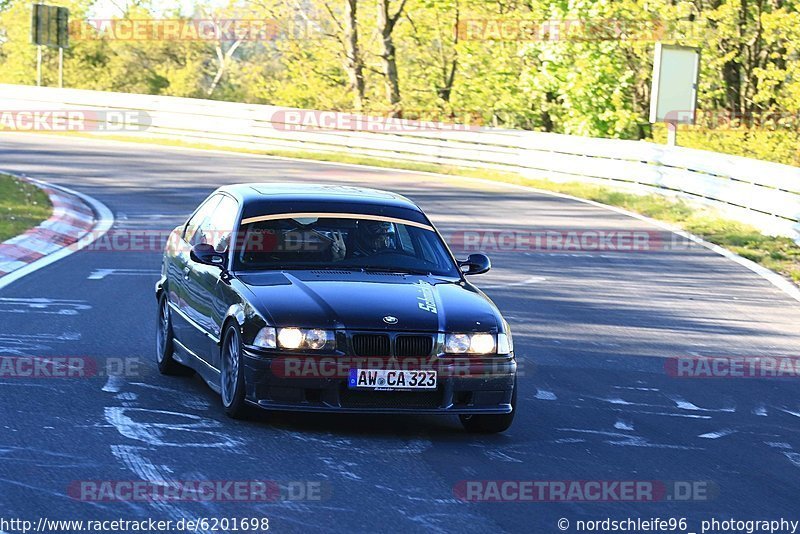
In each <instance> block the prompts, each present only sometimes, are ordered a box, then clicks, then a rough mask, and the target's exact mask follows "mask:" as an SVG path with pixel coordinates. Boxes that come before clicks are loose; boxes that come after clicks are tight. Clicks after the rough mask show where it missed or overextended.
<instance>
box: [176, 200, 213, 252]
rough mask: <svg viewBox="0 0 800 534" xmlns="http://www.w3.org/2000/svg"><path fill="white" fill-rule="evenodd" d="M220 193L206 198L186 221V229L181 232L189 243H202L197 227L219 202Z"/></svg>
mask: <svg viewBox="0 0 800 534" xmlns="http://www.w3.org/2000/svg"><path fill="white" fill-rule="evenodd" d="M221 197H222V195H214V196H213V197H211V198H209V199H208V200H206V201H205V202H204V203H203V204H202V205H201V206H200V209H198V210H197V212H195V214H194V215H193V216H192V218H191V219H189V222H188V223H186V229H185V230H184V232H183V239H184V241H186V242H187V243H189V244H190V245H192V246H194V245H196V244H197V243H203V241H202V240H201V239H199V238H200V236H199V235H198V232H197V230H198V228H200V226H201V225H202V224H203V222H205V220H206V219H207V218H208V216H209V215H211V213H212V212H213V211H214V209H215V208H216V207H217V205H218V204H219V201H220V199H221Z"/></svg>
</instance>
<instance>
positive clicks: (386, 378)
mask: <svg viewBox="0 0 800 534" xmlns="http://www.w3.org/2000/svg"><path fill="white" fill-rule="evenodd" d="M436 378H437V377H436V371H411V370H406V369H350V378H349V380H348V381H347V384H348V386H349V387H350V388H351V389H372V390H396V389H436Z"/></svg>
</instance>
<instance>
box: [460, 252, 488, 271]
mask: <svg viewBox="0 0 800 534" xmlns="http://www.w3.org/2000/svg"><path fill="white" fill-rule="evenodd" d="M458 266H459V268H461V272H462V273H464V274H466V275H470V274H483V273H485V272H487V271H488V270H489V269H491V268H492V261H491V260H490V259H489V256H487V255H486V254H470V255H469V258H467V259H466V261H460V262H458Z"/></svg>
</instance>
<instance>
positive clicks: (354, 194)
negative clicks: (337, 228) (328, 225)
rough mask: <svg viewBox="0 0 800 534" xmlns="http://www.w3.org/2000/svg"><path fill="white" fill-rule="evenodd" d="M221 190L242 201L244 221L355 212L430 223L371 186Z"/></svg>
mask: <svg viewBox="0 0 800 534" xmlns="http://www.w3.org/2000/svg"><path fill="white" fill-rule="evenodd" d="M217 191H219V192H224V193H227V194H229V195H231V196H233V197H234V198H236V199H237V200H239V201H240V202H241V204H242V205H243V210H242V216H243V218H246V217H253V216H257V215H267V214H277V213H295V212H330V213H348V212H352V213H363V214H372V215H390V216H395V217H399V218H404V219H409V220H412V221H417V222H428V221H427V218H426V217H425V215H424V214H423V213H422V210H420V208H419V207H418V206H417V205H416V204H414V202H412V201H411V200H409V199H408V198H406V197H404V196H402V195H399V194H397V193H392V192H390V191H382V190H379V189H371V188H368V187H357V186H351V185H337V184H316V183H302V184H299V183H281V182H278V183H253V184H234V185H227V186H224V187H220V188H219V189H218V190H217Z"/></svg>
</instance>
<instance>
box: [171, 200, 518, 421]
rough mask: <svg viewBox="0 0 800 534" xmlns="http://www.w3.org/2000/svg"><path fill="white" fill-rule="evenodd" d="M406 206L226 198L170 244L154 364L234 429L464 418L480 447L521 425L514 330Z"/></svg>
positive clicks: (475, 261)
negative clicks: (282, 420)
mask: <svg viewBox="0 0 800 534" xmlns="http://www.w3.org/2000/svg"><path fill="white" fill-rule="evenodd" d="M489 268H490V262H489V258H487V257H486V256H484V255H483V254H472V255H470V256H469V258H468V259H466V260H464V261H457V260H456V259H455V258H454V257H453V255H452V253H451V252H450V250H449V249H448V247H447V245H446V244H445V242H444V240H443V239H442V237H441V235H440V234H439V233H438V232H437V230H436V229H435V228H434V226H433V224H432V223H431V222H430V220H428V218H427V217H426V216H425V214H424V213H423V212H422V210H420V208H419V207H418V206H417V205H416V204H414V203H413V202H411V201H410V200H409V199H407V198H405V197H403V196H400V195H397V194H393V193H389V192H385V191H377V190H373V189H364V188H355V187H348V186H331V185H296V184H240V185H231V186H226V187H222V188H220V189H218V190H217V191H215V192H214V193H213V194H211V195H210V196H209V197H208V198H207V199H206V200H205V201H204V202H203V203H202V204H201V205H200V206H199V207H198V208H197V209H196V210H195V212H194V213H193V214H192V216H191V217H189V219H188V221H187V222H186V223H185V224H183V225H181V226H179V227H178V228H176V229H175V230H174V231H173V232H172V234H171V235H170V238H169V240H168V242H167V246H166V251H165V254H164V261H163V267H162V275H161V278H160V279H159V281H158V283H157V284H156V298H157V299H158V310H159V311H158V332H157V360H158V367H159V370H160V371H161V372H162V373H165V374H179V373H183V372H187V371H188V372H191V370H194V371H196V372H197V373H199V374H200V375H201V376H202V378H203V379H204V380H205V381H206V382H207V383H208V385H209V386H211V388H213V389H214V390H215V391H218V392H219V393H220V395H221V397H222V404H223V407H224V409H225V411H226V413H227V414H229V415H230V416H232V417H242V416H243V415H244V414H245V413H246V411H247V410H248V409H249V408H250V407H251V406H257V407H261V408H265V409H269V410H301V411H331V412H361V413H365V412H366V413H434V414H457V415H459V417H460V419H461V421H462V423H463V425H464V427H465V428H466V429H467V430H469V431H473V432H502V431H504V430H506V429H507V428H508V427H509V426H510V425H511V422H512V420H513V418H514V413H515V411H516V403H517V386H516V374H517V363H516V359H515V357H514V347H513V342H512V339H511V332H510V331H509V327H508V324H507V323H506V321H505V320H504V319H503V317H502V316H501V314H500V312H499V311H498V309H497V307H496V306H495V305H494V304H493V303H492V301H491V300H489V298H488V297H487V296H486V295H485V294H484V293H482V292H481V291H480V290H479V289H478V288H476V287H475V286H473V285H472V284H471V283H470V282H469V281H468V280H467V279H466V277H465V275H474V274H481V273H484V272H486V271H488V270H489Z"/></svg>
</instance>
